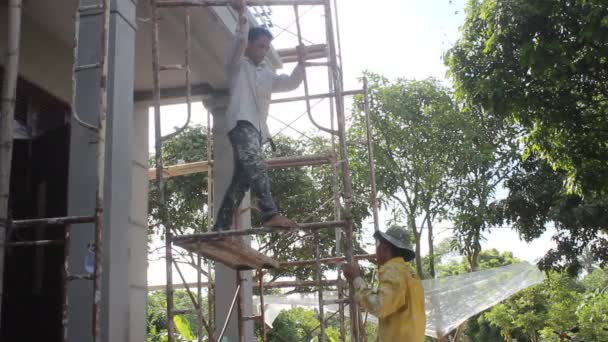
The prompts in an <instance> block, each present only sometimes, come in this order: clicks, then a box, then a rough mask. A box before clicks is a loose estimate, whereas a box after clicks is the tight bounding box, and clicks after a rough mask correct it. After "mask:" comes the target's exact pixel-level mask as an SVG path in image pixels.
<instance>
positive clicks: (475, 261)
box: [470, 227, 481, 272]
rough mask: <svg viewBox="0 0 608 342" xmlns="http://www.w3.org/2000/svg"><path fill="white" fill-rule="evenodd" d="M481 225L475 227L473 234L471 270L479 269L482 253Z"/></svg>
mask: <svg viewBox="0 0 608 342" xmlns="http://www.w3.org/2000/svg"><path fill="white" fill-rule="evenodd" d="M480 234H481V227H475V235H474V236H473V253H472V254H471V260H470V263H471V272H477V271H479V254H480V253H481V243H480V242H479V240H480V238H479V237H480Z"/></svg>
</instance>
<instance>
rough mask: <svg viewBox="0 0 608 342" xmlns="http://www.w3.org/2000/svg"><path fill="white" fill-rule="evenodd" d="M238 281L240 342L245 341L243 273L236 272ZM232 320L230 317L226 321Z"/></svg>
mask: <svg viewBox="0 0 608 342" xmlns="http://www.w3.org/2000/svg"><path fill="white" fill-rule="evenodd" d="M236 281H237V284H238V290H237V291H238V292H237V309H238V310H237V320H238V324H239V342H246V341H245V317H244V315H245V303H244V301H245V298H243V277H242V275H241V271H238V270H237V271H236ZM228 319H230V316H228V317H227V318H226V320H228Z"/></svg>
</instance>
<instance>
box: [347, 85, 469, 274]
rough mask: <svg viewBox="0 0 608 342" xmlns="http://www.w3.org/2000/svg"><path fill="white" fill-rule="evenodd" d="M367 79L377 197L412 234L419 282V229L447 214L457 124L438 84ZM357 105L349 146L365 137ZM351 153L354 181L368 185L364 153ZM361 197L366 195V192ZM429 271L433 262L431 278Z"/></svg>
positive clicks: (360, 147) (359, 150)
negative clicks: (391, 208)
mask: <svg viewBox="0 0 608 342" xmlns="http://www.w3.org/2000/svg"><path fill="white" fill-rule="evenodd" d="M365 76H366V77H368V78H369V94H370V96H369V104H370V116H371V120H372V122H373V146H374V152H375V160H376V179H377V185H378V186H377V188H378V191H379V194H378V195H379V198H380V200H381V203H382V204H383V205H384V206H385V207H388V206H393V207H394V208H396V217H397V220H398V221H399V220H401V219H402V218H405V223H406V225H407V227H408V229H409V230H410V231H411V232H413V234H414V239H415V243H416V249H417V253H416V254H417V258H416V267H417V270H418V273H419V275H420V276H423V274H422V269H423V268H422V259H421V257H420V239H421V237H422V233H423V227H424V226H428V228H429V229H432V222H433V221H434V220H436V219H440V218H442V217H443V216H444V215H445V213H446V212H447V206H448V203H449V199H450V198H451V193H450V191H451V190H452V188H451V187H449V186H447V185H448V182H449V175H450V171H451V170H452V168H453V167H454V164H455V163H456V158H455V156H456V155H457V153H455V152H458V151H459V148H458V146H459V144H460V134H459V132H460V131H461V129H460V127H459V125H460V123H461V120H459V118H458V111H457V110H456V107H455V105H454V103H453V102H452V99H451V97H450V94H449V91H448V89H447V88H445V87H443V86H442V85H440V83H439V82H438V81H437V80H434V79H427V80H424V81H410V80H405V79H398V80H396V81H394V82H391V81H389V80H388V79H386V78H384V77H382V76H380V75H376V74H373V73H366V74H365ZM356 103H357V106H355V107H356V110H355V113H354V122H353V125H352V129H351V131H350V132H349V133H350V135H351V137H352V138H351V141H355V142H362V141H364V140H365V137H366V126H365V117H364V114H363V111H362V109H363V98H362V97H358V98H357V99H356ZM446 142H449V143H446ZM350 153H351V158H352V160H353V162H352V168H353V173H354V178H355V179H357V180H359V183H360V184H367V171H368V166H367V151H366V149H365V147H364V146H363V145H359V144H355V145H353V146H351V149H350ZM359 193H369V188H368V187H366V188H364V189H361V191H359ZM417 218H421V219H422V221H421V222H417ZM430 241H432V234H431V239H430ZM431 250H432V249H431ZM431 258H432V256H431ZM433 267H434V262H431V266H430V270H431V273H434V270H433Z"/></svg>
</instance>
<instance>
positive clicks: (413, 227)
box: [407, 214, 424, 279]
mask: <svg viewBox="0 0 608 342" xmlns="http://www.w3.org/2000/svg"><path fill="white" fill-rule="evenodd" d="M407 221H408V226H409V229H410V230H411V231H412V232H414V239H415V240H416V241H415V243H416V272H417V273H418V277H420V279H423V278H424V277H423V273H422V256H421V255H420V237H421V236H422V228H421V230H420V231H418V229H416V219H415V218H414V217H413V216H412V215H411V214H410V216H409V217H408V220H407Z"/></svg>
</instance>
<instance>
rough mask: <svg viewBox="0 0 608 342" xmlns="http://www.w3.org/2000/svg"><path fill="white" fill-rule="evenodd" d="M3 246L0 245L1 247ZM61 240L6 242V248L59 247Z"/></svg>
mask: <svg viewBox="0 0 608 342" xmlns="http://www.w3.org/2000/svg"><path fill="white" fill-rule="evenodd" d="M2 245H3V244H0V246H2ZM60 245H63V240H37V241H14V242H7V243H6V246H7V247H27V246H60Z"/></svg>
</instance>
